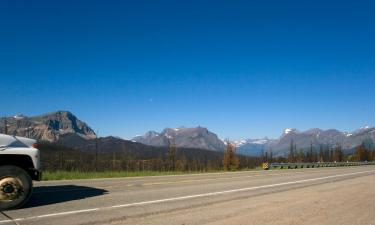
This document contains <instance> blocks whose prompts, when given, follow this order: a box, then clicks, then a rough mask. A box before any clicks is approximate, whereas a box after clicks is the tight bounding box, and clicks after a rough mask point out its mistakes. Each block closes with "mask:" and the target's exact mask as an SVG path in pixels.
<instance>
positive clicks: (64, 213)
mask: <svg viewBox="0 0 375 225" xmlns="http://www.w3.org/2000/svg"><path fill="white" fill-rule="evenodd" d="M371 172H375V170H367V171H361V172H354V173H347V174H338V175H331V176H325V177H318V178H311V179H305V180H297V181H289V182H283V183H277V184H268V185H262V186H256V187H248V188H240V189H232V190H227V191H218V192H210V193H204V194H197V195H188V196H181V197H175V198H166V199H159V200H153V201H144V202H135V203H129V204H122V205H114V206H108V207H102V208H92V209H83V210H76V211H67V212H61V213H52V214H45V215H40V216H31V217H24V218H17V219H13V221H12V220H0V224H2V223H11V222H14V221H17V222H18V221H25V220H34V219H42V218H49V217H56V216H66V215H72V214H80V213H87V212H96V211H102V210H109V209H119V208H128V207H133V206H142V205H151V204H156V203H164V202H173V201H180V200H186V199H193V198H201V197H209V196H216V195H223V194H229V193H235V192H244V191H251V190H257V189H264V188H272V187H279V186H286V185H292V184H302V183H307V182H312V181H318V180H325V179H330V178H337V177H346V176H352V175H357V174H364V173H371Z"/></svg>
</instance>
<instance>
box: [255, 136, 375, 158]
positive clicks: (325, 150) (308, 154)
mask: <svg viewBox="0 0 375 225" xmlns="http://www.w3.org/2000/svg"><path fill="white" fill-rule="evenodd" d="M262 158H263V161H264V162H289V163H304V162H305V163H312V162H346V161H350V162H356V161H375V149H374V148H373V144H372V143H370V144H369V143H365V142H362V144H361V145H359V146H358V147H356V148H355V149H354V151H353V150H352V151H350V152H349V153H345V152H344V150H343V148H342V146H341V144H336V145H334V146H331V145H328V144H327V145H320V146H319V147H318V148H316V147H315V146H314V145H313V144H312V143H311V144H310V148H309V149H299V150H297V145H296V144H295V143H294V141H293V140H291V143H290V148H289V154H288V156H287V157H286V158H285V157H273V152H272V149H271V150H269V151H267V152H265V153H264V154H263V156H262Z"/></svg>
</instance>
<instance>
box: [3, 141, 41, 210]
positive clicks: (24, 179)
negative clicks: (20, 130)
mask: <svg viewBox="0 0 375 225" xmlns="http://www.w3.org/2000/svg"><path fill="white" fill-rule="evenodd" d="M41 177H42V173H41V171H40V153H39V150H38V149H37V144H36V141H35V140H33V139H29V138H23V137H17V136H10V135H5V134H0V210H7V209H15V208H19V207H21V206H22V205H24V204H25V203H26V202H27V201H28V200H29V198H30V196H31V193H32V189H33V180H36V181H40V180H41Z"/></svg>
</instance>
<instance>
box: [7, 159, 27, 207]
mask: <svg viewBox="0 0 375 225" xmlns="http://www.w3.org/2000/svg"><path fill="white" fill-rule="evenodd" d="M32 189H33V181H32V180H31V177H30V176H29V174H28V173H27V172H26V171H25V170H23V169H21V168H19V167H17V166H0V210H7V209H15V208H19V207H21V206H23V205H24V204H25V203H26V202H27V201H28V200H29V198H30V196H31V193H32Z"/></svg>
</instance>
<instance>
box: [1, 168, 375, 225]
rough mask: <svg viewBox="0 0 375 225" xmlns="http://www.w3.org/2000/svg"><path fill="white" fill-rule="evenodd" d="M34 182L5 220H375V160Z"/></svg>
mask: <svg viewBox="0 0 375 225" xmlns="http://www.w3.org/2000/svg"><path fill="white" fill-rule="evenodd" d="M35 186H36V188H35V191H34V194H33V196H32V198H31V200H30V202H29V203H28V204H27V205H26V206H25V207H24V208H22V209H18V210H12V211H6V212H4V213H5V214H6V215H2V214H0V224H12V223H13V224H15V222H16V223H18V224H35V225H43V224H54V225H59V224H69V225H71V224H111V225H117V224H133V225H134V224H137V225H138V224H139V225H140V224H150V225H151V224H152V225H157V224H163V225H166V224H180V225H182V224H184V225H188V224H210V225H211V224H226V225H227V224H236V225H237V224H246V225H248V224H375V213H374V212H375V201H374V199H375V188H374V187H375V166H361V167H345V168H344V167H342V168H316V169H296V170H274V171H249V172H236V173H218V174H199V175H182V176H163V177H139V178H118V179H98V180H76V181H52V182H39V183H38V182H37V183H35ZM9 218H11V219H12V220H13V221H11V220H10V219H9Z"/></svg>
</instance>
